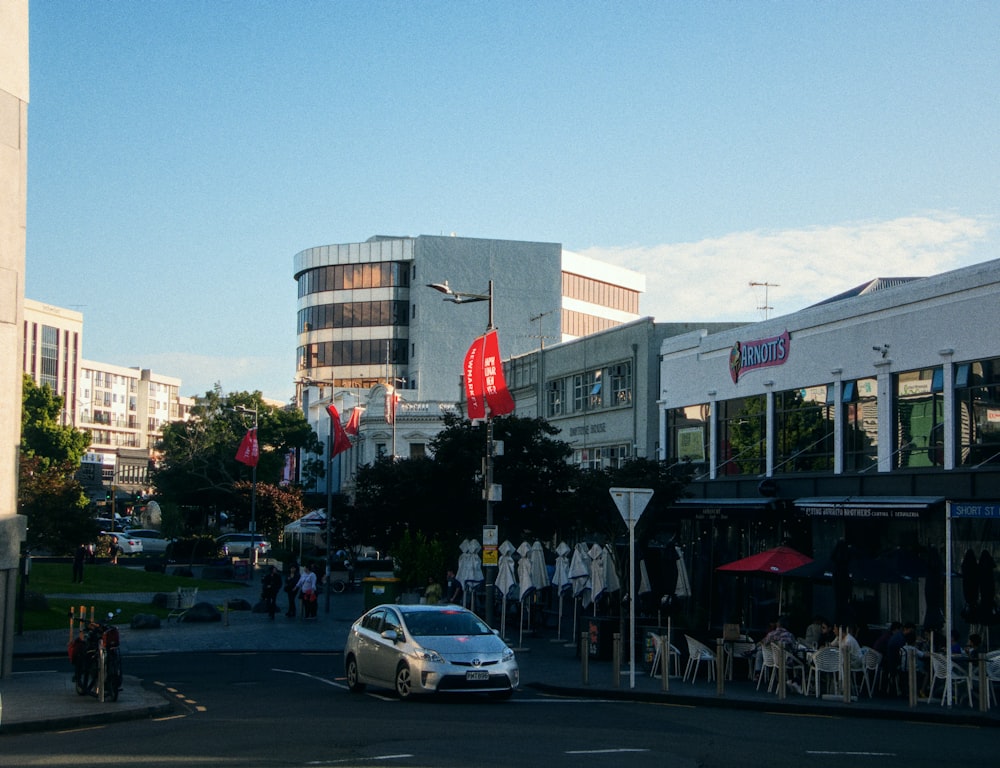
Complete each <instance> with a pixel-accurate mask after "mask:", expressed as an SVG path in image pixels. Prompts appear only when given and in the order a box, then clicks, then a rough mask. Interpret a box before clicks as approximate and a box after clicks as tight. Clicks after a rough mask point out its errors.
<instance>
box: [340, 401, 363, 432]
mask: <svg viewBox="0 0 1000 768" xmlns="http://www.w3.org/2000/svg"><path fill="white" fill-rule="evenodd" d="M364 412H365V409H364V406H361V405H356V406H354V410H352V411H351V418H349V419H348V420H347V426H346V427H344V431H345V432H346V433H347V434H349V435H354V436H355V437H357V435H358V433H360V432H361V414H362V413H364Z"/></svg>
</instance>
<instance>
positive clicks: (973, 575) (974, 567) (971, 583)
mask: <svg viewBox="0 0 1000 768" xmlns="http://www.w3.org/2000/svg"><path fill="white" fill-rule="evenodd" d="M962 597H963V598H965V607H963V608H962V618H963V619H965V620H966V621H967V622H969V623H970V624H974V623H976V609H977V607H978V606H979V563H977V562H976V553H975V552H973V551H972V547H969V548H968V549H967V550H965V557H963V558H962Z"/></svg>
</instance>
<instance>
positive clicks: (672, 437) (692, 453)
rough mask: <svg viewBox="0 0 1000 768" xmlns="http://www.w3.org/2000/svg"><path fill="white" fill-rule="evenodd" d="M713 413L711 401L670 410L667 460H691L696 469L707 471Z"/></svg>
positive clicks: (668, 416) (673, 462) (701, 471)
mask: <svg viewBox="0 0 1000 768" xmlns="http://www.w3.org/2000/svg"><path fill="white" fill-rule="evenodd" d="M710 413H711V409H710V407H709V404H708V403H700V404H699V405H689V406H687V407H686V408H671V409H670V410H669V411H667V446H668V448H667V450H668V456H667V461H668V462H670V463H671V464H676V463H678V462H690V464H691V466H692V467H693V468H694V470H695V472H696V473H699V474H700V473H704V472H708V457H709V455H710V454H709V444H708V440H709V437H710V436H711V430H710V429H709V422H708V419H709V414H710Z"/></svg>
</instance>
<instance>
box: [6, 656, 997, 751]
mask: <svg viewBox="0 0 1000 768" xmlns="http://www.w3.org/2000/svg"><path fill="white" fill-rule="evenodd" d="M52 665H53V663H52V661H51V660H44V659H42V660H31V661H26V662H24V663H23V664H22V666H23V667H25V668H29V667H34V668H39V669H45V668H51V667H52ZM341 666H342V657H341V656H340V654H333V653H316V654H302V653H242V654H240V653H231V654H221V653H213V654H207V653H199V654H169V655H166V654H165V655H150V656H132V657H130V658H129V669H128V670H127V672H128V673H129V674H132V675H138V676H140V677H142V678H143V679H144V680H145V684H146V685H149V686H155V687H156V688H158V689H161V690H162V691H163V692H164V694H165V695H167V696H169V697H170V698H171V700H172V701H173V702H174V712H173V713H172V714H170V715H167V716H164V717H160V718H157V719H155V720H144V721H133V722H128V723H116V724H108V725H103V726H97V727H89V728H81V729H76V730H72V731H64V732H56V733H42V734H23V735H11V736H7V737H4V738H3V739H2V743H0V766H23V767H24V768H27V767H29V766H49V767H61V766H67V768H68V767H69V766H73V767H74V768H78V767H80V766H114V768H132V767H133V766H134V767H135V768H139V767H140V766H141V767H142V768H150V767H152V766H184V767H185V768H188V767H192V768H194V767H199V766H228V765H233V766H325V765H329V766H373V765H378V766H406V767H407V768H423V767H425V766H426V767H428V768H430V767H432V766H436V767H438V768H451V767H452V766H463V767H464V766H481V765H489V766H527V765H544V766H545V767H546V768H563V767H564V766H565V767H566V768H569V767H570V766H572V768H581V766H582V765H584V764H588V763H589V764H600V765H602V766H615V768H618V766H625V767H626V768H632V767H633V766H634V767H635V768H640V767H641V768H646V766H656V767H657V768H662V766H664V765H669V766H671V767H672V768H673V767H675V766H676V767H678V768H686V767H687V766H692V767H693V766H706V767H708V768H711V767H713V766H718V767H719V768H743V767H744V766H745V767H746V768H751V767H752V768H759V766H761V765H766V766H768V768H803V766H808V768H825V766H838V768H839V767H840V766H844V765H850V766H851V768H857V767H858V766H868V765H871V766H882V765H884V764H886V763H887V762H891V763H899V764H900V765H905V766H907V768H924V767H925V766H926V767H927V768H930V766H934V767H935V768H937V766H939V765H940V764H941V762H942V760H947V761H948V763H949V764H952V765H983V764H988V763H989V760H990V758H989V756H990V755H992V754H994V753H995V750H996V731H995V729H992V728H985V729H981V728H974V727H961V726H951V725H927V724H917V723H909V722H899V721H885V720H880V721H873V722H868V721H865V720H862V719H858V718H850V719H845V718H839V717H812V716H810V717H804V716H794V715H792V716H789V715H787V714H774V713H768V712H762V711H761V712H758V711H740V710H728V709H719V708H711V707H687V706H666V705H657V704H648V703H633V702H612V701H602V700H599V699H560V698H552V697H548V696H543V695H541V694H540V693H538V692H536V691H532V690H530V689H528V690H524V691H520V692H518V693H517V694H516V695H515V696H514V698H513V699H512V700H511V701H508V702H497V701H492V700H488V699H486V698H478V697H464V696H463V697H461V698H436V699H418V700H414V701H406V702H401V701H399V700H397V699H396V698H395V697H394V696H393V695H392V694H391V693H389V692H379V691H375V690H371V689H369V692H367V693H365V694H361V695H356V694H351V693H349V692H348V691H347V689H346V687H345V686H344V682H343V679H342V671H341ZM95 705H96V703H95Z"/></svg>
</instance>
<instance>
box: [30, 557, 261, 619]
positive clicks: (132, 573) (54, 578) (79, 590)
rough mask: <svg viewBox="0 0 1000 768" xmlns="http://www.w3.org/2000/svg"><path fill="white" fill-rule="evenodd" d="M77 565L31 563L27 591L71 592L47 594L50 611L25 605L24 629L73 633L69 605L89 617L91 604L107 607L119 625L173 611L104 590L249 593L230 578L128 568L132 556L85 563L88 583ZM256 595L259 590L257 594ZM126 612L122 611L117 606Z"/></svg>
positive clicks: (98, 610)
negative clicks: (79, 577) (76, 579)
mask: <svg viewBox="0 0 1000 768" xmlns="http://www.w3.org/2000/svg"><path fill="white" fill-rule="evenodd" d="M72 579H73V566H72V565H71V564H70V563H40V562H34V563H32V565H31V577H30V580H29V582H28V591H29V592H36V593H40V594H43V595H46V596H49V595H54V594H58V595H70V597H58V598H54V597H47V600H48V609H47V610H30V609H29V610H25V611H24V629H25V631H32V630H36V629H62V628H66V631H67V637H68V633H69V610H70V608H71V607H72V608H75V609H77V610H78V609H79V607H80V606H81V605H82V606H84V607H85V608H86V610H87V613H88V616H89V612H90V608H91V606H93V607H94V615H95V616H97V617H101V616H107V614H108V612H114V613H116V614H117V618H116V619H115V620H114V623H116V624H122V625H125V624H128V623H129V622H130V621H131V620H132V617H133V616H134V615H135V614H137V613H151V614H155V615H157V616H159V617H160V618H165V617H166V615H167V613H168V612H169V611H167V610H164V609H159V608H155V607H154V606H153V605H151V604H150V603H149V601H148V600H147V599H146V598H145V596H143V600H144V602H130V601H127V600H123V599H120V598H118V599H107V600H105V599H101V598H100V597H97V596H99V595H101V594H109V595H110V594H117V593H129V592H137V593H142V592H154V593H155V592H165V593H167V594H171V593H173V592H176V591H177V587H198V589H200V590H205V589H211V590H217V589H232V590H234V591H236V593H237V594H239V593H241V592H247V591H248V590H247V589H246V587H245V586H243V584H241V583H233V582H228V581H208V580H205V579H192V578H187V577H185V576H167V575H166V574H163V573H155V572H148V571H145V570H143V569H141V568H129V567H128V560H127V559H126V558H121V559H120V560H119V564H118V565H110V564H108V563H100V564H96V565H90V564H88V565H86V566H84V569H83V584H74V583H73V581H72ZM74 594H79V595H91V596H94V597H91V598H90V599H87V600H83V599H79V600H75V599H73V597H72V595H74ZM254 594H256V593H254ZM119 610H120V611H121V612H120V613H118V611H119Z"/></svg>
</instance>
